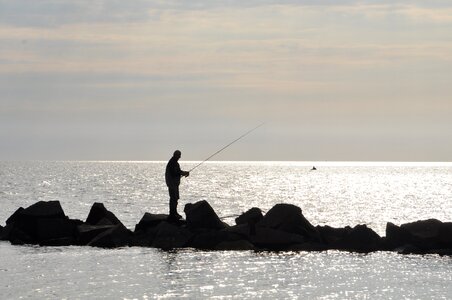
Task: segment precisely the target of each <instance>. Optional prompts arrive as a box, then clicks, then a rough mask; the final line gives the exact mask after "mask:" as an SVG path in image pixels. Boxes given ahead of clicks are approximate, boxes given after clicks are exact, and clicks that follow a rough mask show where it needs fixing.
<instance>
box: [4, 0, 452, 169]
mask: <svg viewBox="0 0 452 300" xmlns="http://www.w3.org/2000/svg"><path fill="white" fill-rule="evenodd" d="M451 97H452V2H451V1H435V0H433V1H416V0H414V1H397V0H395V1H370V0H362V1H353V0H343V1H333V0H330V1H314V0H299V1H294V0H285V1H284V0H280V1H278V0H261V1H256V0H251V1H238V0H229V1H215V0H191V1H177V0H158V1H157V0H155V1H147V0H136V1H122V0H108V1H106V0H104V1H100V0H0V145H1V146H0V160H167V159H168V158H169V157H171V155H172V153H173V151H174V150H176V149H180V150H181V151H182V160H203V159H205V158H207V157H208V156H209V155H211V154H212V153H214V152H215V151H217V150H218V149H220V148H221V147H223V146H224V145H226V144H228V143H229V142H231V141H232V140H234V139H236V138H237V137H239V136H240V135H242V134H243V133H245V132H246V131H248V130H250V129H251V128H253V127H255V126H257V125H259V124H260V123H262V122H265V125H264V126H262V127H260V128H259V129H257V130H256V131H254V132H253V133H251V134H250V135H248V136H246V137H245V138H243V139H241V140H240V141H238V142H237V143H235V144H234V145H232V146H231V147H229V148H228V149H226V150H225V151H223V152H221V153H220V154H219V155H217V156H215V158H214V160H271V161H281V160H282V161H448V162H450V161H452V138H451V137H452V117H451V116H452V98H451Z"/></svg>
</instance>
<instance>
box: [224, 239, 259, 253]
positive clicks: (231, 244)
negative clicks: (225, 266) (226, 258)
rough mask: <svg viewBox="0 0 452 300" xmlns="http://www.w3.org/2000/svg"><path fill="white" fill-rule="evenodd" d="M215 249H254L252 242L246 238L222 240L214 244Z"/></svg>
mask: <svg viewBox="0 0 452 300" xmlns="http://www.w3.org/2000/svg"><path fill="white" fill-rule="evenodd" d="M215 250H220V251H231V250H233V251H239V250H242V251H243V250H255V247H254V245H253V244H251V243H250V242H249V241H247V240H236V241H224V242H221V243H219V244H218V245H216V246H215Z"/></svg>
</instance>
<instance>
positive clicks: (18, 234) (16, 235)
mask: <svg viewBox="0 0 452 300" xmlns="http://www.w3.org/2000/svg"><path fill="white" fill-rule="evenodd" d="M3 231H4V234H5V236H6V238H5V240H8V241H10V242H11V244H13V245H24V244H34V243H35V240H34V239H33V238H32V237H31V236H29V235H28V234H27V233H25V232H23V231H22V230H20V229H19V228H17V227H14V226H13V225H12V224H9V225H7V226H6V227H5V229H4V230H3Z"/></svg>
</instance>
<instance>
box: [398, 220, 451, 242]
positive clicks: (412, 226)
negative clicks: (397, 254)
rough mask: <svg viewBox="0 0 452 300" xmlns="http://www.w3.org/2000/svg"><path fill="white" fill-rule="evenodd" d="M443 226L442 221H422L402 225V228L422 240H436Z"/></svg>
mask: <svg viewBox="0 0 452 300" xmlns="http://www.w3.org/2000/svg"><path fill="white" fill-rule="evenodd" d="M442 226H443V223H442V222H441V221H438V220H436V219H428V220H421V221H416V222H412V223H406V224H402V225H400V228H402V229H404V230H406V231H408V232H409V233H410V234H411V235H413V236H415V237H418V238H422V239H429V238H436V237H437V236H438V233H439V230H440V228H441V227H442Z"/></svg>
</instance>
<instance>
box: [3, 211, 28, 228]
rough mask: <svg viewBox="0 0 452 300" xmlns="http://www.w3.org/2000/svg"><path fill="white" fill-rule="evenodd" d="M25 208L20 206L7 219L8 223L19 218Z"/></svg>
mask: <svg viewBox="0 0 452 300" xmlns="http://www.w3.org/2000/svg"><path fill="white" fill-rule="evenodd" d="M23 210H24V208H23V207H19V208H18V209H17V210H16V211H15V212H14V213H13V214H12V215H11V216H10V217H9V218H8V219H7V220H6V225H8V224H12V223H14V222H15V221H16V220H17V219H18V218H19V215H20V214H21V212H22V211H23Z"/></svg>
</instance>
